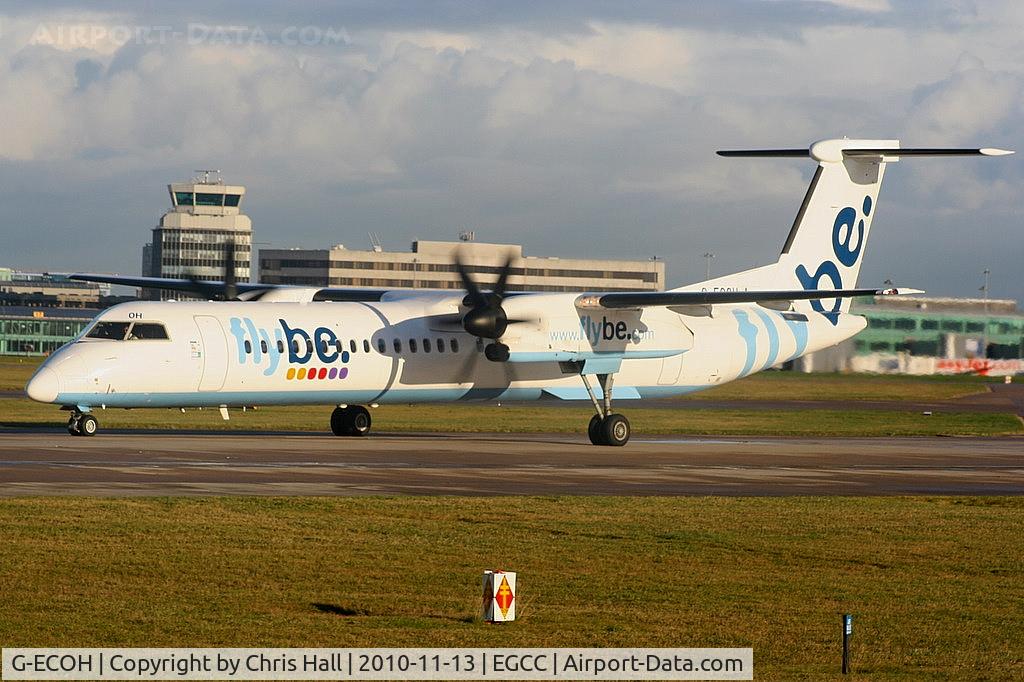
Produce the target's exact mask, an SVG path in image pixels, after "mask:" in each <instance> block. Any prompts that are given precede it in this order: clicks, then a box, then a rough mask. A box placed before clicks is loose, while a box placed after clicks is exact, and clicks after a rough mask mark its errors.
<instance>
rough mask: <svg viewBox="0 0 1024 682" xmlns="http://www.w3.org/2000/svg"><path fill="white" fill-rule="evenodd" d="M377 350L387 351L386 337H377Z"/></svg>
mask: <svg viewBox="0 0 1024 682" xmlns="http://www.w3.org/2000/svg"><path fill="white" fill-rule="evenodd" d="M377 350H378V351H379V352H380V353H381V354H383V353H384V351H385V347H384V339H377Z"/></svg>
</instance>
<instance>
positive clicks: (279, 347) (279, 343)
mask: <svg viewBox="0 0 1024 682" xmlns="http://www.w3.org/2000/svg"><path fill="white" fill-rule="evenodd" d="M277 352H278V353H283V352H284V341H282V340H281V339H278V340H277Z"/></svg>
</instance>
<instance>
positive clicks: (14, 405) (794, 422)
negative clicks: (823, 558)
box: [0, 399, 1024, 436]
mask: <svg viewBox="0 0 1024 682" xmlns="http://www.w3.org/2000/svg"><path fill="white" fill-rule="evenodd" d="M0 407H2V408H3V410H2V411H0V426H13V427H32V426H63V425H64V424H65V422H66V421H67V412H61V411H60V410H59V409H58V408H57V407H55V406H53V405H40V404H38V403H33V402H31V401H29V400H17V399H10V400H4V401H3V402H2V403H0ZM618 409H619V410H620V411H622V413H623V414H625V415H626V416H627V417H629V420H630V423H631V424H632V425H633V432H634V434H636V435H643V434H667V433H680V434H706V433H716V434H723V435H794V436H796V435H804V436H826V435H831V436H935V435H973V436H998V435H1010V434H1020V433H1024V423H1022V422H1021V420H1020V419H1019V418H1018V417H1016V416H1014V415H1012V414H999V413H968V412H964V413H957V412H937V413H936V414H933V415H931V416H925V415H923V414H921V413H919V412H879V411H871V410H822V409H802V410H778V411H776V410H770V411H766V410H743V409H724V410H720V409H692V408H687V407H685V405H682V404H681V405H680V406H679V409H649V408H648V409H643V408H631V407H630V406H629V403H628V402H622V403H619V408H618ZM330 413H331V408H330V407H315V406H314V407H267V408H260V409H259V410H256V411H253V410H248V411H246V412H242V411H241V410H233V411H232V412H231V419H230V421H226V422H225V421H224V420H222V419H221V417H220V414H219V413H218V411H217V410H215V409H206V410H194V409H193V410H188V411H187V412H185V413H181V412H180V411H178V410H168V409H159V410H157V409H149V410H114V409H111V410H100V411H97V413H96V414H97V417H98V419H99V421H100V427H101V429H111V428H146V429H175V430H180V429H200V430H211V431H214V430H242V431H302V432H323V433H327V432H328V431H329V426H328V423H329V419H330ZM371 414H372V415H373V419H374V426H373V429H374V433H387V432H410V431H427V432H439V433H453V432H455V433H472V432H479V431H487V432H497V433H517V432H523V433H581V434H582V433H585V432H586V425H587V422H588V421H589V420H590V417H591V415H592V414H593V410H591V409H589V408H587V407H583V406H580V407H571V408H569V407H550V406H549V407H545V406H543V405H537V404H529V403H528V404H526V405H505V406H501V407H498V406H495V405H462V404H460V405H384V406H382V407H380V408H378V409H376V410H373V411H372V412H371Z"/></svg>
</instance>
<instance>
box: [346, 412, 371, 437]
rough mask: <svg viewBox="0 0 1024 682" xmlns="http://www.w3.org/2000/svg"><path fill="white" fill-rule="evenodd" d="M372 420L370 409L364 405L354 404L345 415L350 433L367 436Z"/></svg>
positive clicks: (351, 434)
mask: <svg viewBox="0 0 1024 682" xmlns="http://www.w3.org/2000/svg"><path fill="white" fill-rule="evenodd" d="M372 421H373V420H372V419H370V411H369V410H367V409H366V408H365V407H363V406H362V405H354V406H353V407H350V408H348V414H347V415H346V416H345V426H346V427H347V431H348V435H350V436H365V435H366V434H368V433H369V432H370V425H371V423H372Z"/></svg>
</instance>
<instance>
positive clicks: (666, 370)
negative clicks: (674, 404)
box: [658, 311, 693, 386]
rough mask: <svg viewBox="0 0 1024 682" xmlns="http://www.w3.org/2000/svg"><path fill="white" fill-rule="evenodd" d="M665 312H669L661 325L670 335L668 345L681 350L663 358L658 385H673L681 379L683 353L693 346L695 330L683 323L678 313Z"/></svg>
mask: <svg viewBox="0 0 1024 682" xmlns="http://www.w3.org/2000/svg"><path fill="white" fill-rule="evenodd" d="M665 312H666V313H667V319H666V320H664V322H663V323H662V324H661V325H659V327H660V328H661V329H664V333H665V334H667V336H668V339H669V342H668V344H667V345H668V347H669V348H677V349H679V350H680V351H681V352H680V353H678V354H677V355H670V356H669V357H667V358H663V359H662V361H661V374H659V375H658V385H660V386H672V385H674V384H675V383H676V382H678V381H679V373H680V372H682V370H683V355H685V351H688V350H690V349H691V348H693V332H692V331H690V329H689V328H688V327H687V326H686V325H685V324H683V320H682V318H681V317H680V316H679V315H678V314H676V313H674V312H671V311H665ZM659 331H660V330H659Z"/></svg>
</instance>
